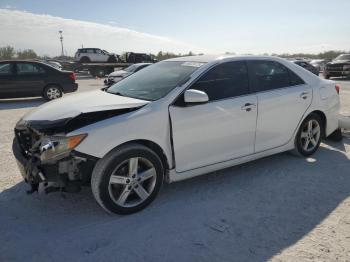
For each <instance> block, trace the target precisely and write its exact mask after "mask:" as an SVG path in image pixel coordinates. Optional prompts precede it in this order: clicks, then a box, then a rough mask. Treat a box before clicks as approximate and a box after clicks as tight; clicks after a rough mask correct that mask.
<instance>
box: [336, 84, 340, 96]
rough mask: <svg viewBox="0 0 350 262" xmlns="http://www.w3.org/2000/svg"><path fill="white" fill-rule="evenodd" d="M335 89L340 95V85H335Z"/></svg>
mask: <svg viewBox="0 0 350 262" xmlns="http://www.w3.org/2000/svg"><path fill="white" fill-rule="evenodd" d="M335 91H337V93H338V95H339V92H340V85H335Z"/></svg>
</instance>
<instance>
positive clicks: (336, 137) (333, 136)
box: [327, 128, 343, 142]
mask: <svg viewBox="0 0 350 262" xmlns="http://www.w3.org/2000/svg"><path fill="white" fill-rule="evenodd" d="M327 139H328V140H331V141H335V142H339V141H342V140H343V134H342V132H341V129H340V128H338V129H337V130H335V131H334V132H333V133H332V134H330V135H329V136H328V137H327Z"/></svg>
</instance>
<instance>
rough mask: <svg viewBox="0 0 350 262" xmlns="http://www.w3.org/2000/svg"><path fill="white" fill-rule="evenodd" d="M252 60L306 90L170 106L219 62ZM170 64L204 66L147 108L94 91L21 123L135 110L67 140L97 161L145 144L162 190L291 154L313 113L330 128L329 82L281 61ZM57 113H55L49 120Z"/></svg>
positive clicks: (334, 118) (333, 108)
mask: <svg viewBox="0 0 350 262" xmlns="http://www.w3.org/2000/svg"><path fill="white" fill-rule="evenodd" d="M260 59H261V60H270V61H276V62H279V63H281V64H283V65H285V66H286V67H288V68H289V69H291V70H292V71H294V72H295V73H296V74H298V75H299V76H300V77H301V78H302V79H303V80H304V81H305V83H306V84H305V85H301V86H294V87H291V88H284V89H283V90H282V89H280V90H274V91H269V92H266V93H263V92H260V93H253V94H251V95H248V96H242V97H236V98H230V99H225V100H219V101H217V102H209V103H207V104H201V105H194V106H188V107H181V108H180V107H179V108H176V107H175V106H173V105H172V104H173V102H174V101H175V99H176V98H177V97H178V96H179V95H180V94H181V93H182V92H184V91H185V90H186V89H188V88H189V87H190V86H191V84H192V83H193V82H194V81H195V80H196V79H197V78H198V77H199V76H200V75H202V74H203V73H204V72H206V71H207V70H208V69H209V68H211V67H213V66H215V65H217V64H219V63H223V62H227V61H238V60H260ZM171 60H172V61H184V62H185V61H190V62H207V64H205V65H203V66H201V67H200V68H199V69H198V70H196V71H195V72H194V73H193V74H192V75H191V77H190V79H189V80H188V81H187V82H186V83H185V84H183V85H182V86H178V87H176V88H174V89H173V90H172V91H171V92H170V93H169V94H168V95H166V96H165V97H163V98H161V99H159V100H157V101H153V102H148V101H144V100H138V99H133V98H126V97H120V96H117V95H111V94H108V93H104V92H102V91H96V92H95V93H91V94H79V95H77V96H73V95H72V96H70V97H67V98H66V99H67V100H63V99H60V100H57V101H54V102H50V103H48V104H46V105H45V106H43V107H42V108H39V110H38V111H36V112H33V113H31V114H30V115H29V116H27V119H45V118H46V119H47V117H48V116H52V117H53V118H58V117H63V116H68V115H70V116H72V115H74V114H78V113H79V112H83V111H84V112H88V111H90V112H91V111H94V110H105V109H106V108H111V109H116V108H127V107H128V108H132V107H139V106H142V108H140V109H138V110H136V111H133V112H130V113H126V114H122V115H118V116H115V117H112V118H109V119H106V120H102V121H99V122H96V123H94V124H91V125H88V126H85V127H82V128H80V129H77V130H75V131H73V132H71V133H69V134H67V135H68V136H70V135H75V134H81V133H86V134H88V136H87V138H86V139H85V140H84V141H83V142H82V143H81V144H79V145H78V146H77V147H76V149H75V150H76V151H79V152H82V153H85V154H88V155H91V156H95V157H98V158H103V157H104V156H105V155H106V154H107V153H108V152H110V151H111V150H112V149H114V148H116V147H118V146H120V145H121V144H124V143H127V142H130V141H135V140H138V141H140V140H147V141H151V142H153V143H155V144H157V145H158V146H159V147H160V148H161V149H162V150H163V152H164V155H165V157H166V159H167V162H168V168H169V169H170V172H169V177H168V181H169V182H172V181H179V180H182V179H186V178H190V177H193V176H196V175H201V174H204V173H208V172H212V171H215V170H218V169H222V168H226V167H229V166H232V165H236V164H240V163H244V162H248V161H251V160H254V159H257V158H261V157H265V156H268V155H272V154H275V153H279V152H283V151H286V150H290V149H293V148H294V138H295V135H296V132H297V130H298V128H299V125H300V124H301V122H302V120H303V119H304V118H305V117H307V116H308V114H310V113H311V112H313V111H321V112H323V113H324V115H325V117H326V135H329V134H331V133H332V132H333V131H334V130H336V129H337V128H338V111H339V96H338V95H337V93H336V90H335V88H334V86H335V84H334V82H332V81H325V80H322V79H320V78H318V77H317V76H315V75H314V74H312V73H310V72H308V71H307V70H305V69H303V68H302V67H299V66H297V65H295V64H293V63H291V62H288V61H286V60H284V59H280V58H275V57H261V56H213V57H209V56H197V57H182V58H175V59H171ZM303 92H308V95H307V98H306V99H303V98H301V97H300V95H301V94H302V93H303ZM78 96H80V98H79V97H78ZM282 96H283V97H282ZM71 97H72V98H71ZM249 102H252V103H255V104H256V106H257V107H256V108H254V109H252V111H250V112H246V111H244V110H242V109H241V107H242V106H244V105H245V103H249ZM56 103H57V104H56ZM60 103H62V105H61V106H59V104H60ZM61 109H62V110H63V112H57V111H59V110H61ZM69 111H72V112H75V113H69ZM45 113H47V114H46V115H45ZM44 115H45V116H44ZM256 126H257V128H255V127H256ZM230 130H231V131H232V132H230Z"/></svg>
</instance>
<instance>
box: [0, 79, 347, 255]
mask: <svg viewBox="0 0 350 262" xmlns="http://www.w3.org/2000/svg"><path fill="white" fill-rule="evenodd" d="M78 82H79V85H80V91H79V92H83V91H86V90H91V89H95V88H99V87H101V86H102V80H96V79H89V78H88V77H86V78H83V77H81V79H80V80H79V81H78ZM339 83H340V84H341V87H342V91H341V101H342V113H343V114H345V115H349V116H350V82H349V81H342V80H339ZM43 102H44V101H43V100H42V99H38V98H32V99H17V100H2V101H0V119H1V125H0V133H1V136H0V167H1V169H0V261H133V262H134V261H267V260H271V261H350V176H349V170H350V162H349V156H350V138H348V137H345V138H344V140H343V141H342V142H340V143H334V142H329V141H326V142H325V143H323V144H322V147H321V148H320V150H319V151H318V152H317V153H316V154H315V155H314V156H313V157H312V158H308V159H304V158H297V157H294V156H291V155H290V154H288V153H283V154H279V155H275V156H271V157H267V158H264V159H260V160H258V161H254V162H251V163H248V164H244V165H241V166H238V167H234V168H230V169H226V170H223V171H220V172H216V173H214V174H210V175H205V176H202V177H198V178H194V179H190V180H187V181H183V182H179V183H174V184H171V185H165V186H164V188H163V189H162V191H161V193H160V195H159V196H158V198H157V199H156V201H155V202H154V203H153V204H152V205H151V206H150V207H148V208H147V209H145V210H144V211H142V212H140V213H137V214H134V215H130V216H111V215H108V214H106V213H105V212H104V211H103V210H102V209H101V208H100V207H99V206H98V205H97V204H96V203H95V201H94V199H93V196H92V194H91V190H90V189H89V188H86V189H84V190H83V191H82V193H80V194H63V193H52V194H49V195H38V194H33V195H30V196H27V195H26V194H25V190H26V189H27V186H26V185H25V184H24V183H23V182H22V180H21V176H20V174H19V172H18V170H17V167H16V164H15V160H14V157H13V156H12V153H11V142H12V138H13V132H12V130H13V127H14V125H15V123H16V122H17V121H18V119H19V118H20V117H21V116H22V115H23V114H25V113H26V112H28V111H30V110H31V109H33V108H34V107H36V106H38V105H40V104H42V103H43Z"/></svg>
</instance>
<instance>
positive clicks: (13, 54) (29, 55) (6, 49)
mask: <svg viewBox="0 0 350 262" xmlns="http://www.w3.org/2000/svg"><path fill="white" fill-rule="evenodd" d="M226 53H227V54H234V53H232V52H226ZM342 53H346V52H345V51H339V50H329V51H325V52H321V53H318V54H307V53H297V54H288V53H284V54H267V53H265V54H264V55H273V56H279V57H283V58H296V57H302V58H309V59H327V60H332V59H334V58H336V57H337V56H338V55H340V54H342ZM149 55H150V56H151V57H152V58H153V59H157V60H158V61H161V60H164V59H169V58H174V57H180V56H191V55H196V54H195V53H193V52H191V51H190V52H189V53H187V54H181V53H178V54H175V53H172V52H164V51H159V52H158V53H157V54H149ZM197 55H202V54H197ZM14 58H17V59H48V58H50V57H49V56H46V55H45V56H39V55H37V53H36V52H35V51H34V50H33V49H24V50H15V48H14V47H12V46H3V47H0V60H9V59H14ZM52 58H54V59H63V58H62V57H52ZM64 60H73V57H68V56H65V57H64Z"/></svg>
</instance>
